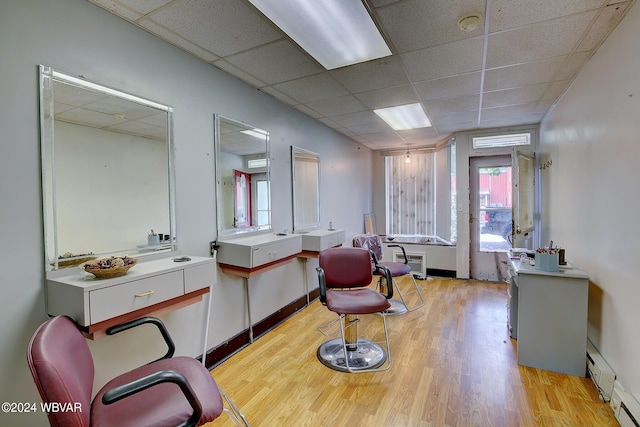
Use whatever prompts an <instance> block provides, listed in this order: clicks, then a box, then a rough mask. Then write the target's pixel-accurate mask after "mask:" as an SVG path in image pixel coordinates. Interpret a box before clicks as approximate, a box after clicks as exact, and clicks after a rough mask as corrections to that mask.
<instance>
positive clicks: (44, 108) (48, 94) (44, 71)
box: [39, 65, 177, 272]
mask: <svg viewBox="0 0 640 427" xmlns="http://www.w3.org/2000/svg"><path fill="white" fill-rule="evenodd" d="M54 82H61V83H65V84H68V85H72V86H76V87H80V88H82V89H85V90H90V91H93V92H97V93H100V94H103V95H108V96H113V97H117V98H120V99H124V100H127V101H130V102H133V103H136V104H140V105H142V106H145V107H150V108H153V109H156V110H159V111H162V112H166V113H167V131H166V132H167V134H166V146H167V159H168V161H167V169H168V171H167V172H168V177H167V179H168V187H169V188H168V198H169V200H168V206H167V209H168V214H169V215H168V216H169V224H168V226H169V233H170V236H171V239H170V241H169V242H167V243H166V244H164V245H163V248H162V249H161V250H154V251H149V252H146V251H144V250H141V249H140V248H127V247H123V248H117V249H115V250H109V251H108V252H100V253H95V254H93V253H92V254H91V256H92V257H93V256H95V257H101V256H106V255H112V254H123V253H127V254H129V255H132V254H135V256H136V257H138V256H146V255H151V254H157V253H166V252H171V251H175V250H177V236H176V219H175V158H174V141H173V108H172V107H170V106H167V105H163V104H160V103H157V102H154V101H151V100H148V99H145V98H141V97H139V96H136V95H132V94H129V93H126V92H122V91H120V90H117V89H113V88H110V87H107V86H103V85H100V84H97V83H93V82H90V81H87V80H85V79H83V78H78V77H74V76H72V75H70V74H67V73H63V72H60V71H58V70H55V69H54V68H52V67H50V66H46V65H39V92H40V93H39V96H40V105H39V106H40V145H41V156H42V157H41V172H42V209H43V223H44V224H43V225H44V259H45V271H47V272H48V271H52V270H58V269H61V268H64V267H63V266H62V265H60V262H61V260H60V249H59V247H58V241H59V238H58V237H59V236H58V212H57V197H56V179H55V175H54V173H55V155H54V149H55V125H54V122H55V117H54V114H52V113H53V112H54V103H55V98H54V96H55V95H54ZM50 255H51V256H52V258H50ZM81 257H82V256H76V257H72V258H69V260H71V261H73V260H76V258H81ZM65 261H66V259H65ZM71 265H73V263H71Z"/></svg>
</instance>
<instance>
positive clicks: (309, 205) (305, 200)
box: [291, 145, 320, 233]
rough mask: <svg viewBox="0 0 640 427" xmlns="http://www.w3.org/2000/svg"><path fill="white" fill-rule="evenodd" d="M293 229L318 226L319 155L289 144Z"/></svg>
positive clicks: (296, 230)
mask: <svg viewBox="0 0 640 427" xmlns="http://www.w3.org/2000/svg"><path fill="white" fill-rule="evenodd" d="M291 182H292V196H293V231H294V232H298V233H300V232H304V231H308V230H312V229H315V228H318V227H320V155H319V154H318V153H314V152H313V151H309V150H305V149H304V148H300V147H296V146H293V145H292V146H291Z"/></svg>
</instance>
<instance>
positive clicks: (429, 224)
mask: <svg viewBox="0 0 640 427" xmlns="http://www.w3.org/2000/svg"><path fill="white" fill-rule="evenodd" d="M434 157H435V156H434V153H433V152H420V151H414V152H411V153H407V156H404V155H402V156H387V157H386V159H385V165H386V182H387V185H386V186H387V194H386V198H387V203H386V205H387V234H391V235H397V234H407V235H414V234H415V235H422V236H432V235H435V234H436V232H435V178H436V177H435V164H434ZM407 160H408V161H407Z"/></svg>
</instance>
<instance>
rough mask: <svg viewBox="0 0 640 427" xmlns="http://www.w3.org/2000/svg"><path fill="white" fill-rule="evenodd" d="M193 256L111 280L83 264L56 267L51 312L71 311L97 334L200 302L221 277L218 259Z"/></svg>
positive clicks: (50, 284) (142, 266)
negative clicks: (58, 268)
mask: <svg viewBox="0 0 640 427" xmlns="http://www.w3.org/2000/svg"><path fill="white" fill-rule="evenodd" d="M188 258H190V260H189V261H184V262H176V261H174V260H173V258H161V259H155V260H150V261H144V262H139V263H138V264H137V265H136V266H135V267H133V268H132V269H131V270H129V272H128V273H127V274H126V275H124V276H121V277H115V278H111V279H98V278H95V277H94V276H93V275H92V274H89V273H85V272H84V271H82V270H81V269H80V268H73V269H66V270H58V271H56V272H52V273H51V274H50V275H49V276H48V277H47V311H48V313H49V314H50V315H53V316H55V315H68V316H70V317H71V318H73V320H74V321H75V322H76V323H78V324H79V325H80V326H82V327H84V329H85V332H87V333H89V334H93V333H95V332H102V331H104V330H105V329H107V328H108V327H110V326H113V324H117V323H120V322H124V321H126V320H130V319H131V318H136V317H141V316H144V315H147V314H150V313H154V314H155V312H156V311H157V310H164V311H165V312H166V311H171V310H172V309H176V308H180V307H182V306H185V305H188V304H191V303H193V302H196V301H199V300H201V299H202V295H203V294H205V293H207V292H209V287H210V286H211V285H212V284H214V283H215V282H216V268H215V259H213V258H207V257H188Z"/></svg>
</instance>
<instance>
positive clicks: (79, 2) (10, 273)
mask: <svg viewBox="0 0 640 427" xmlns="http://www.w3.org/2000/svg"><path fill="white" fill-rule="evenodd" d="M1 8H2V12H1V13H0V58H1V59H0V76H1V79H0V93H2V102H1V103H0V128H1V129H2V141H1V142H0V200H1V203H0V229H1V230H2V235H3V245H2V246H1V248H0V260H1V261H0V262H1V267H2V276H3V277H2V281H1V284H0V319H1V320H2V326H1V327H0V361H1V365H0V400H1V401H3V402H4V401H9V402H37V401H39V396H38V394H37V391H36V388H35V385H34V384H33V381H32V379H31V376H30V374H29V371H28V368H27V364H26V357H25V354H26V348H27V343H28V341H29V338H30V337H31V334H32V333H33V331H34V330H35V329H36V328H37V326H38V325H39V324H40V323H41V322H43V321H44V320H45V319H46V315H45V308H44V297H43V281H44V263H43V258H44V257H43V251H44V248H43V230H42V207H41V188H40V187H41V184H40V145H39V139H40V138H39V124H38V123H39V116H38V78H37V65H38V64H45V65H50V66H52V67H54V68H57V69H59V70H60V71H64V72H67V73H72V74H82V75H84V76H85V77H86V78H87V79H88V80H92V81H96V82H99V83H102V84H104V85H107V86H111V87H114V88H117V89H120V90H123V91H126V92H130V93H134V94H137V95H139V96H142V97H146V98H149V99H152V100H155V101H158V102H161V103H165V104H168V105H171V106H172V107H174V109H175V122H174V125H175V129H174V134H175V146H176V181H177V188H176V192H177V203H176V205H177V235H178V239H179V246H180V248H181V249H182V251H183V252H184V253H188V254H193V255H207V253H208V247H209V241H211V240H213V239H215V238H216V225H215V224H216V217H215V196H214V194H215V192H214V167H213V161H214V158H213V144H212V141H213V114H214V113H220V114H222V115H224V116H226V117H229V118H234V119H239V120H243V121H246V122H248V123H251V124H253V125H255V126H257V127H260V128H262V129H265V130H268V131H269V132H270V135H271V157H272V166H273V169H272V187H271V188H272V196H273V200H272V205H273V225H274V229H276V230H282V229H285V228H287V229H291V228H292V213H291V212H292V209H291V206H292V204H291V182H290V181H291V176H290V164H289V163H290V160H289V158H290V154H289V147H290V146H291V145H296V146H299V147H303V148H307V149H309V150H312V151H315V152H317V153H319V154H320V156H321V167H322V169H321V172H320V173H321V177H322V182H321V195H320V196H321V200H322V207H321V221H322V224H323V225H324V226H325V227H326V226H327V225H328V223H329V221H333V224H334V226H335V227H336V228H343V229H345V230H346V235H347V236H351V235H353V234H356V233H357V232H360V231H361V230H362V221H363V214H364V213H366V212H370V211H371V193H372V191H371V184H370V182H371V152H370V150H368V149H366V148H365V147H362V146H360V145H358V144H356V143H354V142H353V141H351V140H349V139H347V138H346V137H344V136H342V135H339V134H337V133H336V132H334V131H332V130H330V129H329V128H327V127H325V126H324V125H322V124H320V123H318V122H316V121H314V120H311V119H310V118H308V117H307V116H304V115H303V114H301V113H299V112H298V111H296V110H293V109H290V108H287V107H285V106H283V105H282V104H280V103H279V102H278V101H276V100H274V99H273V98H271V97H270V96H268V95H266V94H263V93H261V92H259V91H257V90H255V89H252V88H250V87H248V86H246V85H245V84H243V83H242V82H240V81H238V80H236V79H234V78H231V77H229V76H227V75H226V74H224V73H223V72H221V71H219V70H217V69H216V68H214V67H212V66H210V65H208V64H205V63H203V62H201V61H200V60H198V59H195V58H194V57H192V56H190V55H188V54H186V53H184V52H181V51H179V50H178V49H177V48H175V47H173V46H171V45H169V44H166V43H164V42H162V41H160V40H159V39H157V38H155V37H154V36H152V35H150V34H148V33H146V32H145V31H143V30H141V29H139V28H137V27H135V26H133V25H132V24H129V23H127V22H125V21H123V20H121V19H119V18H117V17H115V16H114V15H112V14H110V13H108V12H107V11H104V10H102V9H100V8H98V7H97V6H94V5H92V4H91V3H89V2H87V1H85V0H57V1H55V2H53V1H50V0H25V1H5V0H2V3H1ZM347 184H348V185H347ZM309 267H310V268H309V270H310V271H312V272H313V267H314V265H313V264H310V266H309ZM309 276H310V279H311V280H313V279H314V278H313V276H312V275H311V274H310V275H309ZM302 284H303V277H302V266H301V263H300V262H298V261H295V260H294V261H293V262H292V263H291V264H289V265H288V266H286V267H284V268H282V269H278V270H274V271H271V272H269V273H267V274H265V275H264V276H261V277H260V278H258V279H256V280H255V281H254V283H252V285H251V292H252V298H255V299H253V300H252V301H260V303H255V304H254V307H255V309H256V312H255V313H254V320H255V321H257V320H260V319H261V318H263V317H265V316H267V315H268V314H270V313H272V312H274V311H275V310H277V309H279V308H280V307H282V306H284V305H286V304H288V303H289V302H291V301H292V300H294V299H296V298H298V297H300V296H302V295H303V285H302ZM311 284H312V285H315V283H314V282H311ZM254 294H255V297H254ZM205 306H206V305H205V304H204V303H200V304H197V305H194V306H191V307H188V308H184V309H181V310H178V311H176V312H174V313H172V314H169V315H167V316H165V317H164V320H165V322H166V323H167V326H168V327H169V329H170V331H171V332H172V334H173V335H174V338H175V340H176V345H177V347H178V350H177V352H178V353H180V354H188V355H193V356H195V355H197V354H199V353H200V352H201V339H202V334H203V330H204V328H203V322H204V315H205ZM246 327H247V324H246V312H245V306H244V295H243V288H242V286H241V282H240V281H239V280H236V279H232V278H229V277H227V276H225V275H224V274H222V273H221V274H220V275H219V283H218V284H217V286H216V288H215V290H214V294H213V313H212V319H211V328H210V333H209V337H208V339H209V347H213V346H215V345H217V344H219V343H221V342H223V341H224V340H226V339H228V338H230V337H232V336H234V335H236V334H237V333H239V332H241V331H242V329H244V328H246ZM143 335H144V334H143V333H142V332H137V331H132V332H131V333H129V334H127V335H122V336H115V337H109V338H103V339H99V340H96V341H94V342H91V343H90V346H91V349H92V352H93V353H94V355H95V357H96V359H97V364H98V369H97V373H98V377H97V379H96V382H97V383H98V384H102V383H104V381H106V379H107V378H109V377H111V376H112V375H115V374H117V373H118V372H120V371H123V370H126V369H129V368H131V367H133V366H136V365H138V364H141V363H145V362H147V361H149V360H151V359H152V358H153V357H154V356H155V355H156V354H157V353H158V352H161V351H162V349H161V346H158V345H156V343H157V340H156V339H155V337H145V336H143ZM0 424H1V425H27V424H28V425H46V424H47V422H46V419H45V416H44V415H43V414H6V413H0Z"/></svg>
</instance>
